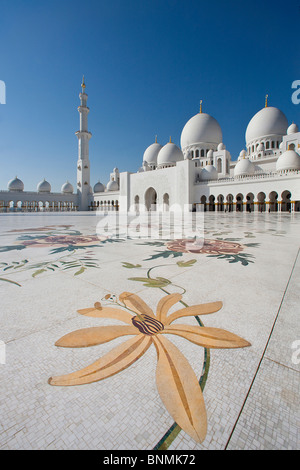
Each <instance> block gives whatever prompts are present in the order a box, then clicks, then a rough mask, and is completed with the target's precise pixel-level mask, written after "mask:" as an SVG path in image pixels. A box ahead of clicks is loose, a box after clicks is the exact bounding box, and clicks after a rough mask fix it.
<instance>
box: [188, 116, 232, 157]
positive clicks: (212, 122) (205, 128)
mask: <svg viewBox="0 0 300 470" xmlns="http://www.w3.org/2000/svg"><path fill="white" fill-rule="evenodd" d="M222 141H223V136H222V130H221V127H220V125H219V123H218V121H217V120H216V119H215V118H213V117H212V116H210V115H209V114H206V113H199V114H196V115H195V116H193V117H192V118H191V119H190V120H189V121H188V122H187V123H186V125H185V126H184V128H183V130H182V133H181V148H182V149H185V148H186V147H188V146H189V145H193V144H198V143H202V142H203V143H212V144H216V145H218V144H220V143H221V142H222Z"/></svg>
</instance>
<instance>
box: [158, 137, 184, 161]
mask: <svg viewBox="0 0 300 470" xmlns="http://www.w3.org/2000/svg"><path fill="white" fill-rule="evenodd" d="M183 158H184V157H183V153H182V151H181V150H180V148H179V147H177V145H175V144H174V143H173V142H168V143H167V144H166V145H164V146H163V147H162V149H161V150H160V151H159V154H158V156H157V166H164V165H171V164H175V163H176V162H179V161H180V160H183Z"/></svg>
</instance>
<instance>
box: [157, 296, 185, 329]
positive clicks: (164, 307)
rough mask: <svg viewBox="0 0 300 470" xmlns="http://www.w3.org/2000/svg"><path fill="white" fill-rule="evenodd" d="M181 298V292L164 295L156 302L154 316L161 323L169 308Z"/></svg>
mask: <svg viewBox="0 0 300 470" xmlns="http://www.w3.org/2000/svg"><path fill="white" fill-rule="evenodd" d="M181 299H182V295H181V294H169V295H165V296H164V297H163V298H162V299H160V301H159V302H158V305H157V309H156V318H157V319H158V320H159V321H161V322H162V323H164V322H165V319H166V316H167V313H168V311H169V310H170V308H171V307H172V306H173V305H174V304H176V303H177V302H179V301H180V300H181Z"/></svg>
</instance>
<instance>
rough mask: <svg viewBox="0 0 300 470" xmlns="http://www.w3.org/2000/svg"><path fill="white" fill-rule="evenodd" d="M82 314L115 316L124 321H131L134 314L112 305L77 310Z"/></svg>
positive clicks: (88, 315)
mask: <svg viewBox="0 0 300 470" xmlns="http://www.w3.org/2000/svg"><path fill="white" fill-rule="evenodd" d="M77 312H78V313H80V315H86V316H87V317H96V318H114V319H116V320H121V321H123V322H124V323H129V324H130V325H131V324H132V323H131V319H132V315H131V314H130V313H129V312H126V311H125V310H121V309H120V308H111V307H101V306H100V307H95V306H94V307H92V308H83V309H81V310H77Z"/></svg>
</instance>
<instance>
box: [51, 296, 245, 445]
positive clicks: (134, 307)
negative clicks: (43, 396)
mask: <svg viewBox="0 0 300 470" xmlns="http://www.w3.org/2000/svg"><path fill="white" fill-rule="evenodd" d="M181 298H182V296H181V295H180V294H178V293H175V294H169V295H166V296H164V297H163V298H162V299H161V300H160V301H159V303H158V305H157V309H156V314H154V313H153V311H152V309H151V308H150V307H149V306H148V305H147V304H146V303H145V302H144V301H143V300H142V299H141V298H140V297H139V296H137V295H136V294H132V293H129V292H123V293H122V294H121V295H120V296H119V302H120V303H118V304H117V305H118V307H120V306H121V307H124V308H125V309H126V310H124V309H123V308H112V307H103V306H101V304H100V303H99V302H97V303H95V305H94V307H92V308H86V309H82V310H78V313H80V314H82V315H87V316H90V317H95V318H111V319H116V320H121V321H122V322H124V323H125V325H111V326H98V327H92V328H84V329H80V330H76V331H73V332H71V333H68V334H66V335H65V336H63V337H62V338H60V339H59V340H58V341H57V342H56V343H55V344H56V346H62V347H69V348H78V347H79V348H80V347H87V346H94V345H99V344H103V343H107V342H109V341H112V340H114V339H116V338H119V337H122V336H133V337H132V338H130V339H128V340H126V341H125V342H123V343H122V344H120V345H118V346H117V347H115V348H114V349H112V350H111V351H110V352H109V353H107V354H106V355H104V356H103V357H101V358H100V359H98V360H97V361H95V362H94V363H92V364H91V365H89V366H87V367H85V368H83V369H81V370H78V371H75V372H72V373H69V374H66V375H60V376H56V377H51V378H50V379H49V381H48V382H49V384H50V385H56V386H72V385H81V384H89V383H92V382H97V381H99V380H103V379H106V378H107V377H110V376H112V375H114V374H117V373H118V372H120V371H122V370H124V369H126V368H128V367H129V366H130V365H132V364H133V363H134V362H135V361H137V360H138V359H139V358H140V357H141V356H142V355H143V354H144V353H145V352H146V351H147V350H148V348H149V347H150V346H151V345H154V346H155V348H156V351H157V369H156V384H157V389H158V392H159V395H160V397H161V400H162V402H163V403H164V405H165V407H166V409H167V410H168V412H169V413H170V415H171V416H172V417H173V419H174V420H175V421H176V423H177V424H178V425H179V426H180V427H181V429H183V430H184V431H185V432H186V433H187V434H189V435H190V436H191V437H192V438H193V439H194V440H195V441H197V442H202V441H203V440H204V439H205V436H206V432H207V417H206V410H205V404H204V399H203V394H202V391H201V387H200V385H199V381H198V379H197V377H196V374H195V372H194V370H193V368H192V366H191V365H190V364H189V362H188V361H187V359H186V358H185V356H184V355H183V354H182V353H181V351H180V350H179V349H178V348H177V347H176V346H175V345H174V344H173V343H172V342H171V341H170V340H169V339H167V338H166V336H165V335H172V334H173V335H178V336H181V337H183V338H185V339H186V340H188V341H191V342H192V343H194V344H196V345H198V346H202V347H204V348H243V347H246V346H250V343H248V342H247V341H246V340H244V339H243V338H241V337H239V336H237V335H235V334H234V333H230V332H228V331H226V330H223V329H220V328H211V327H204V326H191V325H185V324H179V323H176V324H173V322H174V321H175V320H178V319H181V318H183V317H188V316H196V315H206V314H210V313H214V312H217V311H218V310H220V309H221V307H222V302H212V303H206V304H200V305H193V306H191V307H185V308H181V309H179V310H177V311H175V312H173V313H171V314H169V310H170V309H171V307H172V306H173V305H175V304H176V303H177V302H179V301H181Z"/></svg>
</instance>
